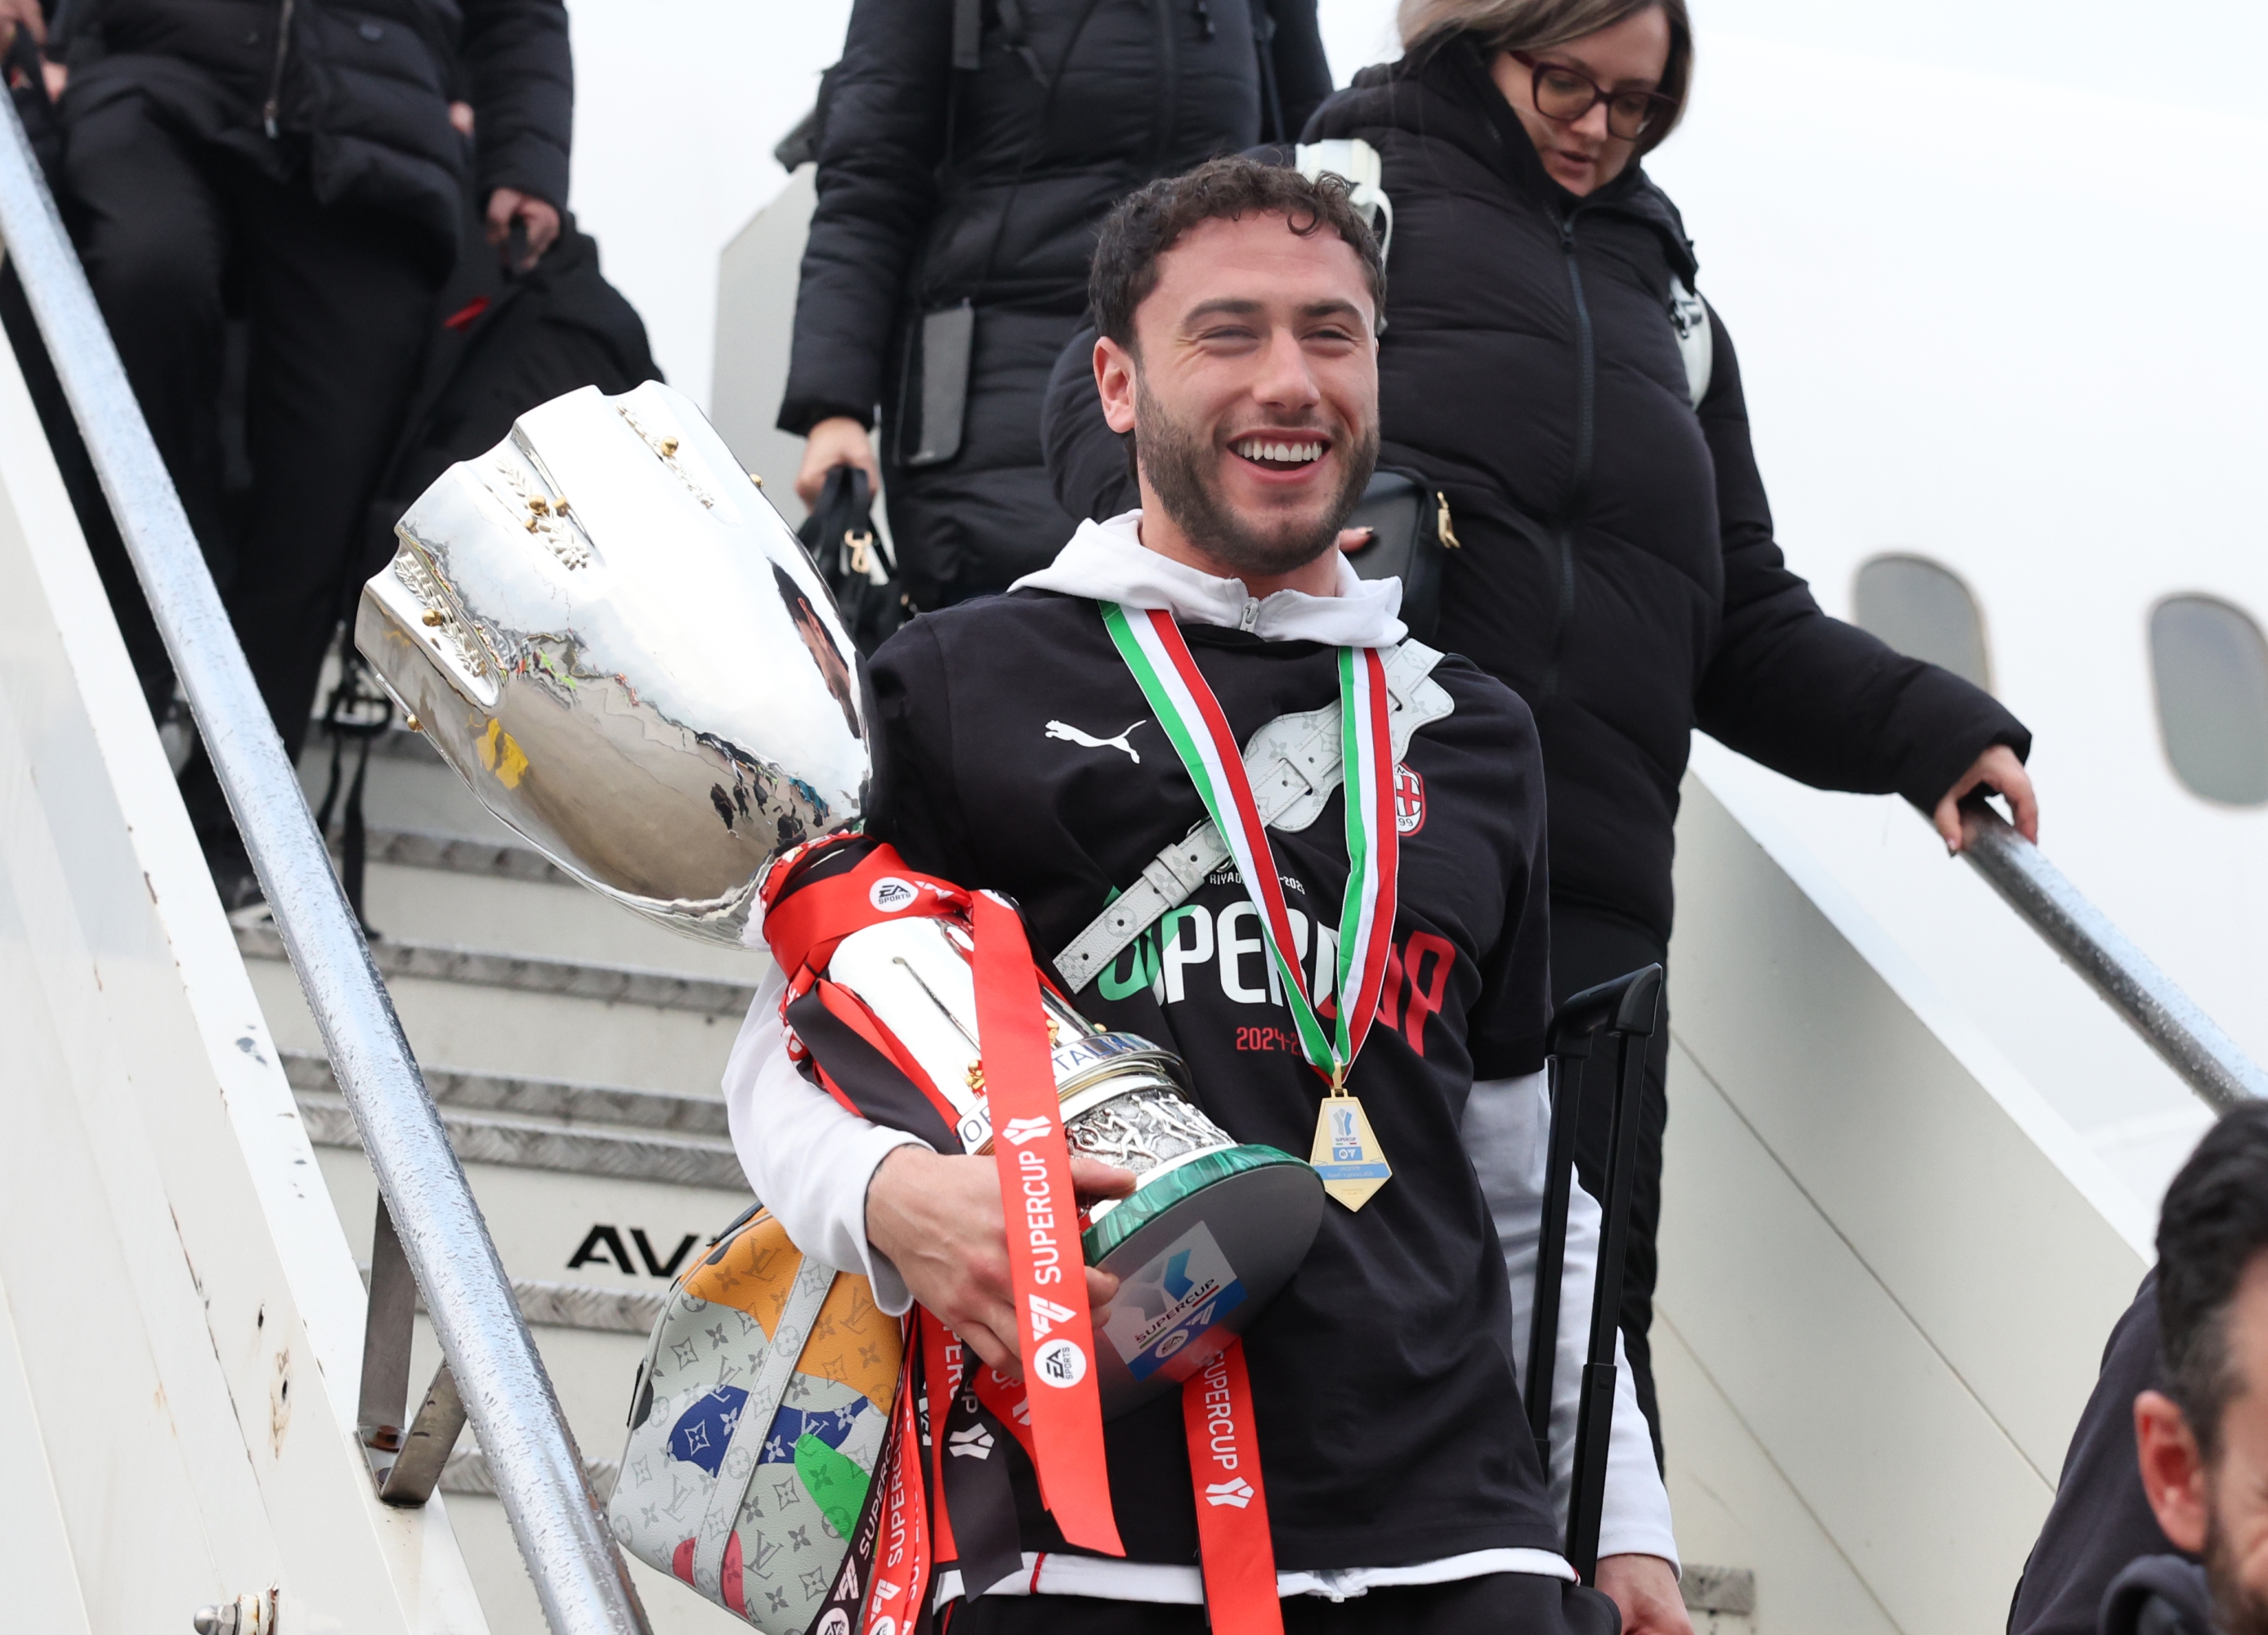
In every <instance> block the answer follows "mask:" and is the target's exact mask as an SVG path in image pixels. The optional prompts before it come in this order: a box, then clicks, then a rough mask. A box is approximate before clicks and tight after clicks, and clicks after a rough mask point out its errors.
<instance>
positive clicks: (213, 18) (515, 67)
mask: <svg viewBox="0 0 2268 1635" xmlns="http://www.w3.org/2000/svg"><path fill="white" fill-rule="evenodd" d="M4 4H6V6H7V7H8V8H9V11H8V15H9V16H10V17H11V18H15V19H16V20H18V21H20V22H24V23H26V25H27V26H28V24H29V20H30V15H31V13H32V10H33V8H32V7H31V4H30V0H4ZM51 34H52V37H51V39H50V40H49V41H48V48H49V55H50V57H51V59H52V58H54V57H55V56H58V55H59V56H60V58H61V64H60V66H61V67H62V68H63V70H66V74H67V77H65V78H64V85H63V92H62V96H61V99H60V101H59V104H58V107H57V112H58V114H59V118H60V124H61V127H62V133H63V151H62V164H61V175H60V182H61V186H60V188H59V194H60V197H59V200H58V203H60V205H61V206H62V208H63V213H64V217H65V220H66V221H67V222H68V224H69V225H70V228H71V231H72V236H73V238H74V239H75V240H76V242H77V246H78V250H79V255H80V259H81V261H83V262H84V263H85V267H86V272H87V277H88V280H89V282H90V283H91V284H92V285H93V288H94V294H95V298H96V300H97V301H98V302H99V304H100V306H101V307H102V312H103V316H104V318H105V319H106V320H107V322H108V325H109V328H110V331H111V335H112V336H113V338H114V340H115V341H116V342H117V345H118V350H119V354H120V357H122V360H123V361H124V363H125V365H126V372H127V378H128V379H129V380H130V381H131V382H132V384H133V387H134V391H135V395H136V398H137V399H138V400H139V401H140V403H141V406H142V411H143V415H144V418H145V419H146V420H147V421H148V422H149V425H150V430H151V435H152V436H153V437H154V438H155V439H156V441H157V445H158V452H159V453H160V454H161V455H163V456H164V458H165V460H166V469H167V471H168V472H169V473H170V474H171V475H172V476H173V484H174V486H175V488H176V489H178V490H180V497H181V502H182V505H183V508H184V509H185V510H186V511H187V512H188V519H189V522H190V526H191V527H193V528H194V529H195V532H196V534H197V538H198V541H199V542H200V543H201V544H202V545H203V548H204V550H205V553H206V556H207V557H208V559H209V560H210V561H211V562H212V563H213V567H214V570H215V576H216V578H217V579H218V580H219V582H220V585H221V588H222V592H223V594H224V596H225V599H226V600H227V603H228V607H229V611H230V615H231V616H232V619H233V621H234V622H235V626H236V630H237V634H238V637H239V639H240V640H241V641H242V642H243V644H244V650H245V657H246V659H247V660H248V661H249V662H250V664H251V667H252V672H253V675H254V679H255V680H256V681H258V682H259V684H260V688H261V693H262V695H263V696H265V697H266V699H267V702H268V707H269V711H270V713H271V715H272V716H273V717H274V719H275V722H276V729H277V731H278V732H280V733H282V734H283V738H284V746H285V748H286V749H287V750H289V751H291V753H292V754H294V755H296V754H297V753H298V749H299V747H300V744H301V742H302V741H303V740H304V739H305V737H306V731H307V725H308V720H309V716H310V713H311V706H312V705H313V699H314V692H315V686H316V681H317V677H318V675H319V674H320V668H321V665H322V659H323V654H324V652H325V650H326V649H327V648H328V645H329V644H330V641H331V637H332V633H333V631H334V630H335V628H336V625H337V622H338V617H339V610H340V608H341V605H342V582H343V579H344V578H345V576H346V575H347V574H348V573H349V572H350V571H351V570H352V568H353V567H354V566H356V565H357V564H358V563H359V562H360V556H361V553H360V545H361V541H362V524H363V519H364V514H365V507H366V506H367V505H368V504H369V503H370V501H371V499H372V494H373V491H374V488H375V485H376V483H377V482H378V480H379V476H380V475H381V473H382V470H383V468H384V467H385V464H386V462H387V458H388V456H389V453H390V452H391V450H392V447H393V445H394V440H395V438H397V437H398V435H399V433H400V429H401V416H402V412H403V409H404V407H405V405H406V404H407V402H408V400H409V395H410V393H411V390H412V388H413V387H414V386H415V383H416V372H417V368H418V362H419V359H420V357H422V356H423V352H424V350H425V346H424V342H425V339H426V331H427V327H428V325H429V323H431V321H432V320H433V311H432V308H433V302H434V298H435V293H436V291H437V289H438V286H439V285H440V284H441V283H442V282H443V280H444V279H445V278H446V276H448V274H449V272H450V270H451V269H452V268H453V265H454V264H455V262H456V261H457V258H458V255H459V254H460V250H461V249H462V248H463V246H462V245H461V243H460V240H461V239H462V238H463V236H464V232H463V227H462V224H463V223H464V222H465V221H467V220H468V219H474V218H477V219H480V220H482V222H483V224H484V226H485V229H486V232H487V236H488V237H489V239H490V242H491V243H492V244H494V245H496V246H497V247H498V249H499V250H501V251H507V252H508V253H509V254H513V255H515V256H517V257H518V258H519V261H521V262H522V263H523V264H525V265H531V266H532V265H533V263H534V259H535V258H536V257H537V256H539V255H541V254H542V252H543V251H544V249H545V248H547V247H549V244H550V242H551V241H552V239H554V238H556V236H557V234H558V232H559V219H560V217H559V212H560V210H562V209H563V207H564V205H565V203H566V198H567V161H568V147H569V139H570V128H571V116H572V112H573V100H574V98H573V70H572V65H571V58H570V55H569V48H568V39H567V14H566V10H565V7H564V6H563V4H562V3H561V0H357V4H355V5H354V6H352V7H351V8H349V7H348V6H346V5H345V4H341V3H340V0H284V4H281V5H279V4H277V3H276V0H70V4H69V5H68V7H66V8H64V9H63V15H62V16H61V17H60V18H58V19H57V26H56V27H55V29H54V30H52V31H51ZM480 253H482V254H488V253H490V252H489V251H486V250H482V252H480ZM232 318H241V319H242V320H244V330H243V333H244V334H245V335H246V337H247V342H248V344H247V346H246V347H245V349H244V350H243V351H242V352H241V354H240V355H239V357H236V358H234V359H232V358H231V357H229V347H228V344H227V337H228V335H229V329H230V320H231V319H232ZM232 371H233V372H234V373H235V375H236V377H237V379H238V380H239V383H240V385H239V390H240V393H241V396H242V399H243V405H244V411H243V421H242V424H243V434H242V439H241V442H240V444H239V446H234V447H230V446H227V444H228V442H229V441H230V439H226V438H224V435H223V424H224V422H223V417H222V415H221V413H220V404H221V402H222V400H223V394H224V387H225V382H226V380H227V379H228V377H229V375H230V373H231V372H232ZM247 467H248V473H247V472H245V471H244V470H243V469H242V468H247ZM232 469H234V470H235V472H236V475H233V476H232ZM247 477H248V480H247ZM93 532H95V533H97V534H108V537H107V539H106V538H93V539H91V541H90V542H91V543H92V545H93V546H94V547H95V551H96V556H97V565H98V566H99V567H100V568H101V569H102V570H103V573H104V580H105V583H106V585H107V587H108V589H109V591H110V594H111V601H112V605H113V606H114V608H118V609H119V611H120V615H121V623H122V626H124V627H126V633H127V636H128V639H129V650H132V651H134V652H135V653H136V659H137V667H139V668H140V669H141V670H142V672H143V675H144V685H145V687H147V688H148V689H150V690H151V693H152V695H153V697H152V703H153V704H160V705H161V704H162V703H163V702H164V700H163V696H162V694H163V693H165V692H169V691H170V687H171V677H170V673H169V672H168V671H166V669H165V667H164V664H163V656H162V652H160V651H158V646H157V643H156V640H155V636H154V631H153V630H152V629H151V625H150V622H149V618H148V615H147V612H146V609H145V608H144V604H143V601H142V597H141V594H140V593H139V591H138V589H137V588H136V586H135V583H134V579H133V577H132V574H131V571H130V568H129V565H128V564H127V563H126V561H125V557H124V554H123V551H122V549H120V548H119V547H118V546H117V544H116V540H115V535H114V534H109V532H108V530H107V529H102V530H96V531H93ZM182 792H183V796H184V799H186V800H187V801H188V805H189V809H190V815H191V817H192V819H193V821H195V824H196V827H197V830H198V834H199V836H200V838H201V839H202V840H203V842H204V844H205V851H206V856H207V858H208V860H209V861H210V863H211V865H212V866H213V872H214V877H215V881H216V884H217V885H218V886H219V887H220V889H221V892H222V896H223V901H224V903H225V905H226V906H227V907H229V908H231V909H232V910H236V909H241V908H247V907H250V906H252V905H254V904H256V902H257V897H258V887H257V883H256V881H254V880H253V878H252V873H251V870H250V867H249V865H247V862H246V861H245V858H244V853H243V850H242V843H241V842H240V841H239V839H238V838H237V836H236V834H235V829H234V826H233V824H232V821H231V820H230V817H229V814H228V810H227V806H226V803H225V800H224V799H223V798H222V796H221V792H220V789H219V785H218V783H217V779H215V777H213V775H212V772H211V770H210V765H209V764H208V763H207V762H205V761H204V759H203V755H202V754H200V755H197V756H196V757H195V759H194V761H193V762H192V763H191V765H190V767H189V768H188V770H187V771H186V772H185V773H184V775H183V779H182Z"/></svg>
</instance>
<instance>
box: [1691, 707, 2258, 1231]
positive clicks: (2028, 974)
mask: <svg viewBox="0 0 2268 1635" xmlns="http://www.w3.org/2000/svg"><path fill="white" fill-rule="evenodd" d="M1693 768H1694V771H1695V773H1696V774H1697V776H1698V777H1700V779H1701V781H1702V782H1703V783H1705V784H1707V785H1708V786H1709V789H1710V792H1712V794H1713V795H1714V796H1715V797H1716V799H1717V800H1718V802H1719V804H1720V805H1722V806H1725V807H1726V808H1727V810H1728V811H1730V812H1731V813H1733V814H1734V816H1736V817H1737V818H1739V819H1740V821H1741V822H1742V825H1743V827H1745V828H1747V829H1749V832H1750V833H1752V834H1755V835H1757V836H1760V837H1765V838H1766V843H1767V848H1768V849H1770V848H1771V845H1772V841H1771V837H1772V836H1794V837H1796V839H1795V841H1794V843H1793V849H1794V850H1797V851H1800V853H1801V854H1802V856H1804V857H1805V858H1808V859H1810V860H1811V861H1812V862H1813V863H1815V865H1818V868H1819V869H1820V870H1822V871H1823V872H1824V873H1826V874H1827V875H1829V876H1830V877H1831V878H1832V879H1833V880H1834V881H1835V883H1836V885H1837V886H1838V887H1840V888H1841V889H1842V890H1843V892H1845V894H1847V895H1849V897H1851V898H1852V900H1853V901H1854V902H1855V903H1856V905H1857V906H1858V908H1859V910H1861V911H1862V912H1863V913H1864V915H1865V917H1866V918H1867V920H1868V921H1869V922H1870V923H1871V924H1873V925H1874V926H1875V927H1877V928H1878V929H1879V930H1880V931H1881V932H1882V933H1883V934H1884V935H1886V936H1888V937H1889V939H1892V940H1893V941H1894V942H1896V945H1897V946H1898V948H1899V951H1900V952H1901V953H1902V954H1904V956H1905V957H1906V959H1907V960H1909V961H1911V963H1912V965H1913V966H1914V967H1915V968H1918V970H1919V971H1920V972H1921V974H1922V975H1923V976H1925V977H1926V979H1927V980H1928V983H1929V985H1930V987H1931V988H1932V990H1933V991H1935V993H1936V994H1937V995H1938V996H1939V998H1941V999H1942V1000H1943V1001H1945V1003H1946V1004H1947V1005H1950V1006H1951V1007H1953V1008H1954V1009H1955V1010H1957V1011H1959V1012H1960V1013H1962V1015H1963V1016H1965V1017H1966V1018H1967V1019H1968V1020H1970V1022H1971V1023H1972V1024H1973V1025H1974V1026H1975V1027H1976V1028H1977V1031H1978V1032H1980V1033H1981V1034H1983V1035H1985V1037H1986V1038H1988V1039H1990V1040H1991V1041H1992V1044H1993V1046H1994V1047H1995V1048H1996V1049H1998V1050H1999V1053H2000V1054H2001V1055H2003V1056H2005V1057H2007V1059H2008V1061H2009V1062H2010V1063H2011V1064H2013V1065H2014V1067H2015V1069H2016V1071H2017V1072H2020V1073H2021V1074H2022V1075H2023V1076H2024V1078H2025V1079H2028V1080H2029V1082H2030V1083H2031V1085H2032V1086H2034V1087H2035V1088H2036V1090H2037V1091H2038V1092H2039V1094H2041V1095H2042V1096H2043V1097H2044V1098H2045V1099H2046V1101H2048V1103H2049V1105H2051V1107H2053V1108H2055V1110H2056V1111H2057V1112H2058V1113H2059V1114H2061V1115H2062V1116H2063V1117H2064V1119H2065V1121H2066V1122H2067V1123H2069V1124H2070V1125H2071V1127H2072V1128H2073V1130H2075V1131H2078V1132H2079V1134H2080V1138H2081V1139H2083V1140H2085V1141H2086V1142H2087V1143H2088V1145H2090V1146H2092V1147H2093V1148H2094V1149H2095V1151H2096V1152H2097V1153H2100V1154H2101V1155H2102V1159H2103V1160H2104V1162H2105V1163H2107V1164H2108V1165H2110V1168H2111V1170H2112V1172H2113V1173H2114V1174H2116V1175H2117V1176H2118V1177H2119V1179H2120V1181H2121V1182H2122V1183H2123V1184H2124V1186H2125V1187H2126V1189H2128V1190H2129V1191H2130V1192H2132V1194H2133V1195H2134V1198H2135V1201H2136V1202H2137V1203H2138V1204H2139V1205H2140V1206H2141V1207H2142V1208H2143V1209H2144V1210H2145V1211H2147V1212H2154V1211H2155V1210H2156V1208H2157V1204H2158V1200H2159V1198H2160V1197H2161V1196H2162V1195H2163V1193H2164V1190H2165V1185H2166V1182H2168V1181H2169V1180H2170V1179H2171V1178H2172V1175H2173V1172H2174V1171H2175V1170H2176V1168H2177V1167H2180V1164H2181V1161H2182V1160H2183V1159H2184V1158H2186V1157H2187V1156H2188V1155H2189V1152H2190V1149H2191V1147H2193V1146H2194V1145H2196V1144H2197V1140H2198V1137H2199V1136H2200V1135H2202V1134H2204V1132H2205V1126H2206V1125H2207V1124H2209V1123H2211V1122H2212V1120H2213V1109H2212V1108H2209V1107H2207V1106H2206V1105H2205V1102H2204V1101H2201V1100H2199V1099H2198V1095H2197V1094H2196V1093H2195V1092H2194V1091H2192V1090H2191V1088H2190V1087H2189V1086H2188V1085H2186V1084H2184V1083H2183V1081H2182V1079H2181V1078H2180V1076H2179V1075H2178V1074H2176V1072H2174V1071H2173V1069H2172V1068H2170V1067H2169V1066H2167V1065H2166V1064H2165V1062H2164V1061H2163V1060H2162V1059H2161V1058H2160V1057H2158V1056H2157V1054H2156V1053H2155V1052H2154V1051H2153V1050H2152V1049H2150V1047H2149V1045H2148V1044H2147V1043H2146V1042H2144V1041H2143V1040H2142V1038H2141V1037H2140V1036H2139V1035H2137V1034H2136V1033H2135V1032H2134V1030H2133V1029H2132V1028H2131V1027H2128V1026H2127V1025H2126V1023H2125V1021H2124V1019H2123V1018H2121V1017H2120V1016H2119V1015H2118V1014H2117V1013H2116V1012H2114V1011H2112V1010H2111V1009H2110V1006H2108V1005H2104V1004H2102V1001H2101V1000H2100V999H2098V998H2096V997H2095V991H2094V990H2093V989H2091V988H2089V987H2088V984H2087V983H2086V981H2085V980H2084V979H2083V978H2081V977H2080V975H2079V974H2078V973H2077V972H2076V971H2074V970H2073V969H2072V968H2070V967H2069V966H2067V965H2066V964H2065V963H2064V962H2063V961H2062V960H2061V959H2060V958H2058V956H2057V954H2056V952H2055V950H2054V949H2053V948H2052V947H2051V946H2049V945H2048V944H2047V943H2045V942H2043V941H2042V940H2041V939H2040V937H2039V934H2038V933H2037V932H2035V931H2034V930H2033V929H2032V927H2031V926H2030V924H2028V923H2027V922H2026V921H2025V920H2024V919H2023V918H2022V917H2021V916H2020V915H2017V914H2016V913H2014V912H2013V911H2012V910H2009V908H2008V907H2007V904H2006V903H2004V902H2002V901H2001V900H2000V898H1999V896H1998V895H1996V894H1995V893H1994V892H1993V890H1992V887H1991V885H1989V884H1988V883H1987V882H1986V881H1985V878H1984V876H1983V875H1981V874H1979V873H1977V871H1976V870H1975V869H1973V868H1971V867H1970V865H1968V864H1966V863H1963V862H1962V861H1960V860H1959V859H1957V858H1948V856H1946V853H1945V843H1944V842H1943V841H1942V840H1941V839H1940V838H1939V837H1938V835H1937V831H1936V830H1935V829H1933V828H1932V827H1931V825H1930V824H1929V823H1928V821H1926V820H1925V819H1924V818H1923V817H1922V815H1921V814H1919V813H1918V812H1916V811H1915V810H1914V809H1913V808H1912V807H1911V806H1908V805H1907V804H1906V803H1905V802H1904V801H1903V800H1901V799H1896V797H1894V796H1883V795H1849V794H1838V793H1836V792H1831V791H1828V790H1823V789H1810V788H1807V787H1805V786H1804V785H1803V784H1798V783H1796V782H1794V781H1793V779H1790V778H1786V777H1781V776H1780V775H1779V774H1778V773H1777V772H1774V771H1771V770H1769V769H1767V768H1765V767H1761V766H1758V765H1757V764H1756V762H1753V761H1750V760H1748V759H1746V758H1745V757H1743V756H1741V755H1735V754H1734V753H1733V752H1732V751H1731V750H1729V749H1727V748H1724V747H1723V746H1722V745H1720V744H1718V743H1715V742H1713V741H1712V740H1709V739H1707V738H1704V737H1699V736H1697V737H1696V738H1695V740H1694V743H1693ZM2066 815H2068V814H2066ZM2065 832H2066V824H2064V823H2062V822H2060V821H2058V808H2057V807H2056V806H2054V805H2053V803H2052V802H2051V803H2050V807H2049V821H2048V825H2047V828H2046V829H2044V830H2043V835H2044V836H2045V838H2046V839H2047V841H2048V842H2049V844H2050V846H2051V851H2050V852H2049V856H2050V857H2051V858H2052V859H2054V860H2056V861H2057V862H2058V863H2060V862H2062V861H2063V860H2064V859H2063V857H2062V852H2061V848H2060V845H2059V844H2058V841H2059V838H2060V837H2061V836H2064V834H2065ZM2077 884H2078V885H2079V887H2080V889H2081V890H2082V891H2087V892H2088V893H2089V895H2094V884H2093V882H2091V881H2089V880H2079V881H2078V882H2077ZM2146 946H2147V945H2146ZM2162 952H2163V951H2162V950H2158V949H2153V950H2152V953H2153V954H2160V953H2162ZM2216 1020H2220V1021H2221V1022H2223V1023H2224V1024H2226V1023H2228V1022H2229V1021H2231V1020H2235V1019H2232V1018H2229V1017H2220V1018H2217V1019H2216Z"/></svg>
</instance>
